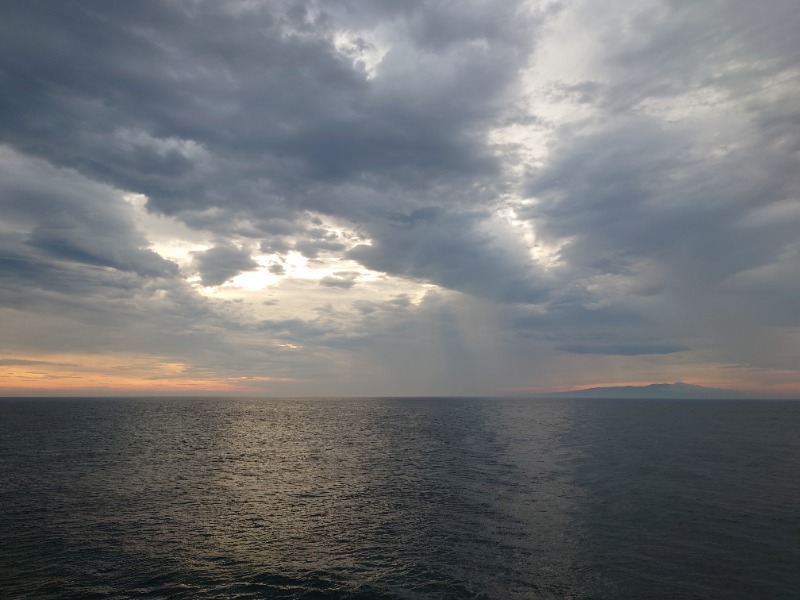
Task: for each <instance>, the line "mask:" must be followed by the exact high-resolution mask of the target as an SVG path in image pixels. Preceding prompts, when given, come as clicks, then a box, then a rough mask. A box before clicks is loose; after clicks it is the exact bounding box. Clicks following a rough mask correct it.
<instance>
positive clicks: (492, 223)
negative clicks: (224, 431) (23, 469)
mask: <svg viewBox="0 0 800 600" xmlns="http://www.w3.org/2000/svg"><path fill="white" fill-rule="evenodd" d="M798 32H800V6H799V5H798V3H797V0H765V1H764V2H753V1H752V0H707V1H703V2H696V1H684V0H636V1H633V0H625V1H620V0H604V1H602V2H598V1H597V0H564V1H531V2H523V1H520V2H515V1H512V0H494V1H472V0H450V1H448V0H440V1H434V0H403V1H393V0H373V1H358V0H337V1H335V2H334V1H330V2H322V1H316V2H315V1H304V0H296V1H295V0H286V1H282V0H271V1H269V2H266V1H265V2H258V1H254V0H247V1H227V2H219V1H207V2H204V1H200V0H191V1H189V0H187V1H178V0H174V1H164V2H157V1H150V0H143V1H137V2H131V1H127V0H125V1H112V0H103V1H91V0H81V1H75V2H72V1H68V0H52V1H36V0H20V1H14V0H5V1H4V2H2V3H0V89H1V90H2V92H0V323H1V324H2V325H1V326H0V386H1V387H0V393H4V394H18V393H70V394H74V393H80V394H82V393H99V394H110V393H125V394H127V393H159V394H172V393H209V394H220V393H226V394H240V395H245V394H259V395H261V394H268V395H418V394H448V395H456V394H477V395H486V394H505V393H526V392H540V391H546V390H564V389H570V388H574V387H587V386H595V385H622V384H646V383H651V382H661V381H678V380H681V381H686V382H690V383H695V384H701V385H711V386H718V387H729V388H742V389H747V390H752V391H758V392H760V393H788V394H800V164H798V163H799V162H800V161H798V159H799V158H800V35H798Z"/></svg>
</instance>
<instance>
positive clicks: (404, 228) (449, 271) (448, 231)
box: [348, 210, 546, 303]
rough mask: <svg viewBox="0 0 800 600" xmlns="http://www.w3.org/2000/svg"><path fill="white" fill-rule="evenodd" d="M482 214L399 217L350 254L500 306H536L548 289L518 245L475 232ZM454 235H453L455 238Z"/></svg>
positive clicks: (430, 213)
mask: <svg viewBox="0 0 800 600" xmlns="http://www.w3.org/2000/svg"><path fill="white" fill-rule="evenodd" d="M484 218H485V215H483V214H479V213H467V212H461V213H457V214H453V213H446V212H443V211H440V210H420V211H415V212H413V213H411V214H410V215H407V216H402V215H397V216H394V217H393V218H392V219H389V220H387V221H386V222H385V224H384V225H383V226H382V227H381V228H380V229H378V228H377V227H376V228H375V231H376V233H378V235H376V239H375V241H374V242H373V243H372V244H371V245H360V246H356V247H355V248H354V249H353V250H352V251H351V252H350V253H349V254H348V256H350V257H351V258H354V259H356V260H358V261H359V262H361V263H362V264H363V265H365V266H366V267H368V268H370V269H374V270H377V271H385V272H387V273H393V274H397V275H403V276H407V277H416V278H421V279H427V280H430V281H435V282H436V283H438V284H440V285H442V286H444V287H448V288H452V289H456V290H461V291H464V292H467V293H470V294H474V295H476V296H481V297H486V298H491V299H494V300H500V301H503V302H523V303H535V302H538V301H540V300H542V299H543V298H544V296H545V295H546V288H545V287H544V286H543V285H542V284H541V283H540V282H539V280H540V277H539V274H538V273H536V271H535V269H534V266H533V265H532V264H531V262H530V259H529V258H528V257H526V256H525V250H524V248H523V247H522V246H521V245H516V244H515V243H514V242H513V241H510V240H500V239H497V237H496V236H493V235H491V234H489V233H487V232H484V231H481V230H480V229H479V226H480V223H481V222H482V221H483V219H484ZM456 232H457V233H456Z"/></svg>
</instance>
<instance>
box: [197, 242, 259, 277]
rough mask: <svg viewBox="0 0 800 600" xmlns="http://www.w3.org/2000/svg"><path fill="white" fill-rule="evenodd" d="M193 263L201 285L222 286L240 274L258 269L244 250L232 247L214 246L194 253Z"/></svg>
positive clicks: (248, 252) (256, 264)
mask: <svg viewBox="0 0 800 600" xmlns="http://www.w3.org/2000/svg"><path fill="white" fill-rule="evenodd" d="M194 256H195V263H196V265H197V269H198V270H199V271H200V281H202V282H203V285H222V284H223V283H225V282H226V281H228V280H230V279H233V278H234V277H236V276H237V275H239V274H240V273H243V272H245V271H252V270H253V269H257V268H258V267H259V265H258V263H257V262H256V261H254V260H253V259H252V258H251V257H250V251H249V250H247V249H246V248H237V247H236V246H232V245H221V246H214V247H213V248H211V249H209V250H205V251H204V252H195V253H194Z"/></svg>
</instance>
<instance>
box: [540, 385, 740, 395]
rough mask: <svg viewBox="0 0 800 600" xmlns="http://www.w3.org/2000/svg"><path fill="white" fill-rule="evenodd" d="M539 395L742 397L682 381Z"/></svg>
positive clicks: (729, 391)
mask: <svg viewBox="0 0 800 600" xmlns="http://www.w3.org/2000/svg"><path fill="white" fill-rule="evenodd" d="M538 395H539V396H547V397H559V398H676V399H677V398H693V399H695V398H696V399H701V398H709V399H710V398H720V399H724V398H744V397H745V396H744V394H742V393H741V392H737V391H735V390H726V389H722V388H713V387H706V386H702V385H694V384H691V383H684V382H682V381H679V382H676V383H651V384H650V385H624V386H610V387H592V388H586V389H581V390H573V391H570V392H552V393H546V394H538Z"/></svg>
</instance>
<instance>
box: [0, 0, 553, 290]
mask: <svg viewBox="0 0 800 600" xmlns="http://www.w3.org/2000/svg"><path fill="white" fill-rule="evenodd" d="M0 10H3V13H4V14H3V18H2V19H0V23H1V24H0V28H2V29H0V37H1V38H2V39H3V44H4V51H3V52H2V55H0V73H2V81H3V87H4V89H6V90H10V91H11V92H10V93H6V94H3V97H2V99H1V100H0V115H2V116H3V117H0V136H2V139H4V140H6V141H7V142H8V143H11V144H13V145H15V146H16V147H17V148H20V149H22V150H24V151H26V152H30V153H33V154H36V155H39V156H42V157H44V158H46V159H47V160H49V161H51V162H53V163H54V164H57V165H65V166H70V167H73V168H75V169H78V170H79V171H80V172H82V173H84V174H85V175H87V176H89V177H91V178H95V179H98V180H101V181H104V182H107V183H110V184H112V185H114V186H116V187H118V188H120V189H124V190H131V191H135V192H139V193H143V194H146V195H147V196H148V198H149V203H148V207H149V208H150V209H151V210H154V211H158V212H162V213H166V214H171V215H178V216H179V217H180V218H181V219H183V220H184V221H185V222H186V223H187V224H189V225H190V226H192V227H196V228H203V229H209V230H211V231H214V232H216V233H217V234H220V235H229V234H232V233H233V234H237V235H245V236H247V237H251V238H257V237H258V236H259V235H263V236H265V237H269V238H273V236H274V231H275V230H274V225H273V223H275V222H281V221H282V222H284V223H290V222H292V221H294V220H295V219H296V218H297V217H298V215H300V214H302V212H303V211H306V210H312V211H317V212H321V213H325V214H328V215H331V216H334V217H342V218H346V219H349V220H355V221H356V222H358V223H359V225H360V226H361V227H362V230H363V231H364V233H365V234H366V235H368V236H371V237H378V236H381V235H383V234H384V232H385V231H386V229H387V225H386V223H385V221H386V219H387V217H388V215H390V214H393V213H395V212H397V211H398V210H399V211H400V212H403V211H405V210H406V209H405V208H404V206H409V207H411V210H414V209H415V207H416V208H419V207H425V206H426V205H427V206H444V207H445V210H448V211H450V210H452V211H458V210H460V208H459V207H463V206H469V205H470V204H474V203H476V202H477V203H486V202H491V201H493V196H494V194H496V193H498V192H499V191H500V190H501V189H502V188H503V185H504V184H502V183H501V182H499V181H498V182H496V183H491V181H490V178H492V177H494V176H496V175H497V173H498V169H499V166H498V159H497V157H496V156H495V155H494V154H493V153H492V151H491V150H490V148H489V147H488V146H487V145H486V144H485V141H484V139H483V135H484V133H485V131H486V128H487V127H489V126H491V124H492V123H493V122H496V121H497V119H500V118H502V117H503V114H502V113H503V111H504V108H503V106H504V103H505V97H506V94H507V92H508V90H509V86H511V85H512V84H513V83H514V78H515V76H516V74H517V72H518V69H519V68H520V66H521V65H522V64H524V62H525V61H526V60H527V59H528V56H529V53H530V50H531V48H532V45H533V42H534V41H535V38H536V27H537V26H538V22H539V20H540V19H541V17H540V16H538V15H536V14H534V13H533V12H532V11H525V10H523V9H522V8H521V7H520V5H519V4H517V3H503V4H502V5H500V6H496V5H490V4H488V3H481V2H475V3H465V4H459V6H458V7H457V10H455V9H454V7H453V6H451V5H449V4H447V3H413V4H411V3H410V4H408V5H406V6H404V7H403V8H402V9H399V8H390V7H387V6H384V5H383V4H381V3H375V4H373V3H368V4H367V5H366V6H365V7H362V6H361V5H359V6H358V7H356V6H350V5H345V4H343V5H341V6H336V5H330V6H327V5H325V6H322V5H317V4H316V3H310V2H309V3H294V2H292V3H289V2H287V3H282V2H277V3H269V4H253V3H239V2H227V3H217V2H164V3H161V2H147V3H132V4H123V3H109V2H58V3H52V4H50V3H29V2H16V3H15V2H12V3H8V4H5V5H4V6H3V8H2V9H0ZM379 23H383V24H384V25H385V26H386V28H387V29H386V30H387V31H390V32H391V33H390V38H391V39H389V40H388V41H387V42H386V43H387V44H389V45H388V46H387V48H388V49H387V50H386V51H385V54H384V56H383V58H382V62H381V64H380V67H379V68H378V70H377V72H376V73H375V74H374V75H369V74H368V73H367V71H366V70H365V69H366V66H365V62H364V59H363V57H361V59H359V56H360V55H358V52H359V51H360V50H358V48H362V49H363V48H367V46H369V45H370V44H372V42H367V41H365V40H361V42H358V41H357V40H356V42H355V45H356V49H355V50H353V51H352V52H356V54H352V52H350V51H345V50H346V49H345V50H343V51H339V50H337V47H336V44H337V41H336V40H337V38H336V37H335V35H334V34H335V33H336V32H337V31H339V30H341V29H343V28H344V29H352V28H354V27H355V28H356V30H357V28H358V27H377V26H378V24H379ZM375 43H379V42H375ZM348 52H349V54H348ZM354 60H355V62H354ZM359 60H360V62H359ZM12 115H13V116H12ZM56 141H57V143H56ZM476 182H482V183H481V184H480V187H482V189H483V190H484V191H483V192H482V193H479V194H475V193H474V192H475V189H476V185H475V184H476ZM497 184H500V187H498V185H497ZM492 188H494V189H492ZM387 192H388V194H387ZM359 197H361V198H363V199H364V201H363V202H362V201H359V200H358V198H359ZM237 217H246V218H247V219H248V223H249V225H248V227H249V229H247V230H243V229H241V228H239V229H237V228H236V227H237V226H233V225H232V223H236V222H237ZM276 220H277V221H276ZM448 224H450V225H452V228H450V229H445V230H443V231H442V232H441V233H442V234H443V235H444V236H445V237H447V238H449V239H451V240H453V241H454V244H458V243H459V238H461V237H462V235H465V236H466V238H465V239H463V240H461V241H460V243H461V244H462V245H463V246H465V247H468V248H470V251H469V252H470V259H469V262H474V263H475V264H476V265H477V267H482V266H486V267H490V268H492V270H494V271H495V273H496V275H495V276H493V278H492V279H493V280H492V281H491V282H487V283H489V284H490V285H494V284H495V283H497V282H498V281H497V280H500V279H501V278H502V277H504V275H503V273H504V272H505V271H511V273H510V277H511V278H510V279H509V280H507V281H506V280H503V281H499V284H500V287H501V288H504V289H507V290H508V291H507V292H501V293H500V295H503V294H508V296H509V298H511V299H523V300H525V299H527V298H529V297H530V295H531V294H530V293H529V292H528V290H527V287H529V284H527V283H523V282H521V281H519V280H518V279H519V278H520V277H527V276H528V274H523V273H521V272H516V271H518V270H519V266H505V265H503V264H500V263H497V260H498V254H497V252H496V251H495V250H494V249H492V250H490V251H489V254H488V255H487V256H486V257H481V256H479V255H480V254H481V252H482V248H484V247H486V246H484V245H482V244H476V243H475V240H474V233H472V232H471V230H472V229H473V227H468V228H467V231H466V232H463V231H462V229H461V228H460V226H459V225H460V223H459V218H458V217H455V218H453V219H451V220H449V221H448V220H445V219H443V220H440V221H439V226H447V225H448ZM36 243H38V244H40V245H41V247H42V248H49V249H50V250H52V251H53V252H59V251H64V252H70V251H73V252H79V251H81V249H75V248H71V247H70V246H68V245H66V244H62V243H61V241H59V240H58V236H57V235H55V232H53V231H50V230H46V229H45V230H42V231H40V232H39V234H38V235H37V237H36ZM390 243H393V242H390V241H389V239H387V240H385V241H383V242H382V247H383V248H384V249H385V250H386V251H388V252H390V253H392V254H395V255H399V254H403V253H405V254H406V256H405V257H400V260H402V261H403V263H404V264H403V266H402V267H401V268H400V269H399V272H403V273H407V274H409V275H411V276H412V277H416V278H431V279H432V280H433V281H435V282H436V283H439V284H440V285H456V286H462V288H463V289H465V290H468V291H471V290H474V289H478V288H482V286H483V285H484V282H483V281H482V279H483V276H478V278H477V279H476V280H475V281H473V282H469V281H467V279H468V278H469V275H468V268H466V267H459V271H460V273H459V274H458V275H456V276H453V277H446V276H442V274H443V273H445V272H446V271H448V270H450V265H451V263H452V260H453V258H454V257H453V256H452V255H450V256H446V257H444V260H445V263H444V264H442V265H440V266H437V265H436V263H437V261H438V256H437V255H436V254H432V255H430V256H428V257H427V258H426V259H425V261H424V262H425V264H424V265H422V264H421V261H420V260H419V259H418V257H417V256H415V254H416V252H415V250H414V249H413V248H410V246H409V244H408V243H406V242H404V241H402V240H401V241H400V243H398V244H395V245H394V247H391V248H390V247H389V244H390ZM265 244H266V246H267V247H274V248H276V249H278V250H279V249H281V247H285V244H283V245H282V244H281V243H280V240H275V239H273V240H272V241H268V242H265ZM336 244H337V242H335V241H331V240H327V241H323V240H320V241H307V242H306V241H304V242H300V243H299V244H298V246H297V248H298V250H299V251H301V252H303V253H304V254H306V255H307V256H310V257H313V256H315V254H316V252H317V249H321V250H330V249H336V250H339V249H340V247H339V246H337V245H336ZM506 258H510V256H505V257H503V258H501V259H499V260H500V261H501V262H502V260H505V259H506ZM370 262H371V264H373V265H379V264H380V263H381V262H382V260H381V259H379V258H377V257H375V256H373V257H371V258H370ZM212 278H213V277H212ZM494 293H495V292H491V291H489V290H485V294H494Z"/></svg>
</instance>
